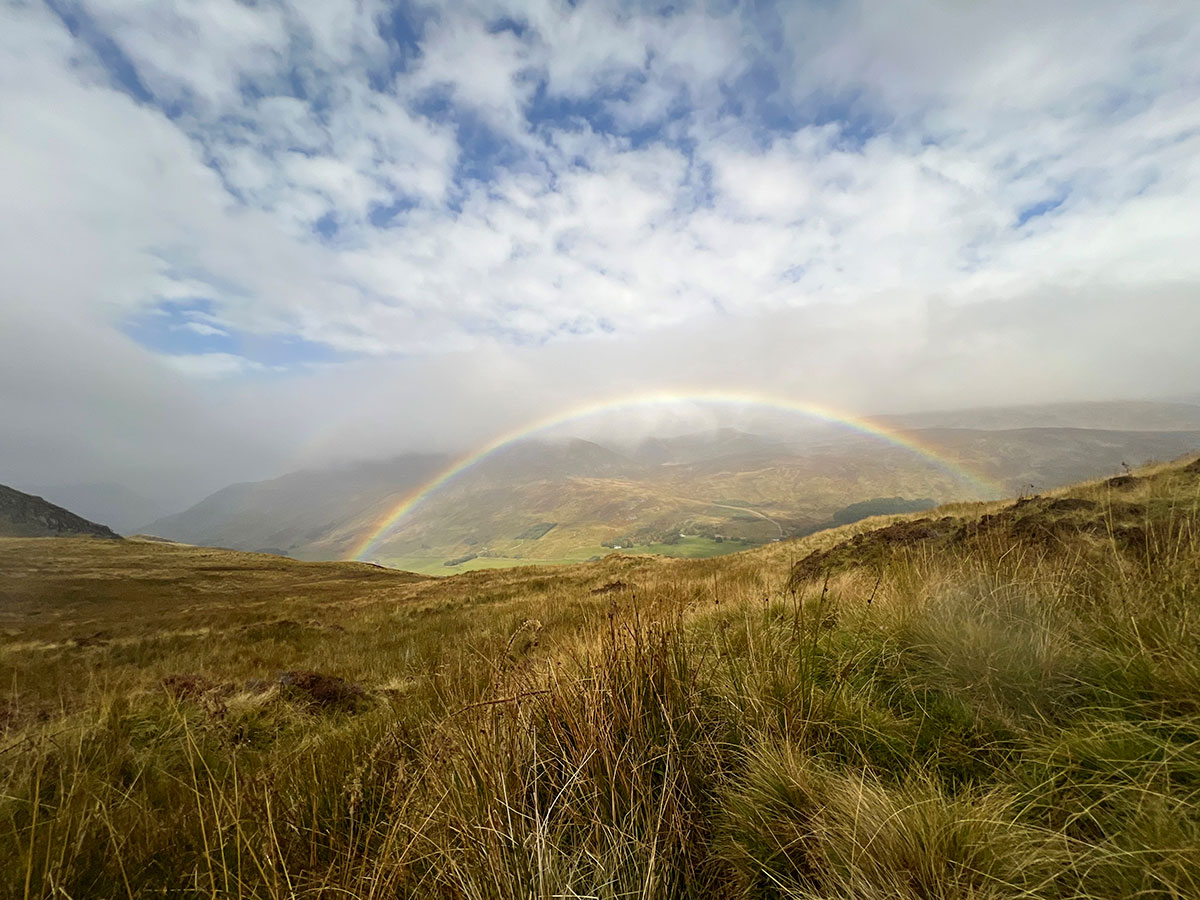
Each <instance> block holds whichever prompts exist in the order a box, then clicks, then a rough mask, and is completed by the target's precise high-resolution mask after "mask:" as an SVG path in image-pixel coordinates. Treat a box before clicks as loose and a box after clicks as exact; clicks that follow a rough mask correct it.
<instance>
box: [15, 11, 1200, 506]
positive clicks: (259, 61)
mask: <svg viewBox="0 0 1200 900" xmlns="http://www.w3.org/2000/svg"><path fill="white" fill-rule="evenodd" d="M349 9H350V7H349V5H344V4H329V3H323V2H316V0H312V2H288V3H282V2H280V3H274V2H264V3H258V4H254V5H247V4H242V3H239V2H236V0H197V2H193V3H186V4H184V3H164V2H157V0H144V2H138V0H77V2H76V0H52V2H49V3H46V4H41V3H27V2H15V3H13V2H8V3H5V5H3V6H2V7H0V209H2V210H3V213H4V215H3V216H2V217H0V222H2V224H0V242H2V243H0V245H2V246H3V248H4V249H3V252H2V253H0V291H2V292H3V296H2V298H0V416H2V417H3V422H4V427H3V431H2V433H0V459H2V460H3V470H2V471H0V481H11V482H13V483H18V484H19V483H20V482H21V481H28V482H32V483H51V482H63V483H73V482H79V481H87V480H93V479H95V480H117V481H123V482H125V483H130V484H135V485H139V486H146V487H149V488H152V489H153V491H155V492H156V493H157V494H158V495H159V496H169V498H170V499H172V500H175V499H187V498H194V496H195V495H196V494H198V493H201V492H203V491H206V490H208V489H211V488H213V487H216V486H219V485H220V484H223V483H225V482H227V481H229V480H233V479H237V478H250V477H261V476H264V475H267V474H273V473H276V472H279V471H281V470H283V469H285V468H288V467H291V466H295V465H304V464H312V463H314V462H319V461H322V460H326V459H333V458H348V457H356V456H359V457H369V456H373V455H379V454H386V453H393V452H398V451H401V450H406V449H425V448H431V449H455V448H457V447H461V446H462V445H465V444H469V443H470V442H472V441H478V440H482V439H484V438H485V437H487V436H488V435H490V434H491V433H492V432H494V431H497V430H503V429H506V428H509V427H512V426H513V425H514V424H515V423H517V422H519V421H521V420H522V419H525V418H531V417H536V416H539V415H543V414H545V413H547V412H548V411H550V410H553V409H556V408H560V407H565V406H570V405H572V404H575V403H580V402H584V401H587V400H588V399H590V398H595V397H600V396H611V395H614V394H619V393H621V392H623V391H629V392H639V391H647V390H654V389H670V390H685V389H688V388H709V389H715V388H723V389H735V390H757V391H769V392H770V393H773V394H781V393H782V394H787V395H790V396H796V397H798V398H805V399H808V400H813V401H819V402H822V403H826V404H831V405H836V406H844V407H847V408H848V409H851V410H854V411H858V412H867V413H870V412H885V411H892V410H904V409H916V408H922V407H926V408H928V407H936V406H962V405H970V404H974V403H1003V402H1027V401H1038V400H1050V399H1059V398H1063V399H1078V398H1102V397H1112V396H1164V395H1174V394H1181V393H1188V392H1194V391H1195V390H1196V389H1197V385H1200V354H1197V353H1196V352H1195V349H1196V344H1197V338H1198V337H1200V299H1198V298H1200V295H1198V293H1197V287H1198V286H1200V253H1197V252H1196V247H1198V246H1200V216H1198V215H1197V214H1196V210H1197V209H1200V187H1198V185H1200V178H1198V175H1200V69H1197V67H1196V65H1195V61H1196V59H1198V58H1200V8H1197V6H1196V4H1195V3H1192V2H1179V3H1166V2H1163V3H1158V2H1149V3H1133V4H1131V3H1097V2H1077V3H1073V2H1064V3H1054V4H1046V3H1022V2H1018V3H1008V4H949V3H946V4H930V3H917V2H888V3H860V2H847V3H841V4H835V5H830V4H824V3H821V4H816V3H814V4H805V3H783V4H779V5H776V6H771V5H769V4H767V5H759V4H755V5H753V6H752V7H751V6H743V5H740V4H733V3H720V4H711V5H705V6H690V5H686V4H673V5H672V6H671V7H670V8H669V9H666V8H663V9H660V8H658V7H656V6H654V5H642V4H612V3H594V2H582V3H579V4H576V5H574V6H572V5H569V4H566V3H557V2H531V3H520V4H517V3H511V4H505V3H496V4H492V3H453V4H445V5H442V6H439V5H432V4H431V5H426V4H401V5H398V6H397V5H392V4H386V3H381V2H373V0H360V2H357V3H355V4H354V5H353V14H350V13H349V12H348V10H349Z"/></svg>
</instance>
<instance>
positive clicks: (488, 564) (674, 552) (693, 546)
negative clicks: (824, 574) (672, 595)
mask: <svg viewBox="0 0 1200 900" xmlns="http://www.w3.org/2000/svg"><path fill="white" fill-rule="evenodd" d="M749 546H751V545H748V544H743V543H740V542H738V541H714V540H712V539H711V538H704V537H686V538H680V540H679V542H678V543H676V544H640V545H635V546H632V547H628V548H622V549H621V550H614V549H612V548H610V547H603V546H601V545H599V544H596V545H594V546H590V547H583V548H575V549H571V550H569V551H567V555H565V556H562V557H556V558H540V557H512V556H477V557H475V558H474V559H470V560H467V561H466V562H462V563H459V564H458V565H454V566H448V565H446V559H445V558H444V557H436V556H397V557H385V558H383V559H381V560H380V561H381V562H382V563H384V564H385V565H387V566H390V567H392V568H396V569H403V570H405V571H407V572H418V573H420V574H422V575H454V574H457V573H459V572H478V571H480V570H483V569H511V568H515V567H517V566H563V565H571V564H573V563H581V562H588V561H589V560H593V559H599V558H603V557H605V556H608V555H609V554H610V553H623V554H626V555H638V554H648V555H651V556H665V557H671V558H676V559H707V558H708V557H712V556H723V555H725V554H727V553H737V552H739V551H741V550H746V549H748V547H749Z"/></svg>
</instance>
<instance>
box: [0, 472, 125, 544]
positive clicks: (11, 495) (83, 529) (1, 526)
mask: <svg viewBox="0 0 1200 900" xmlns="http://www.w3.org/2000/svg"><path fill="white" fill-rule="evenodd" d="M75 535H86V536H89V537H98V538H110V539H114V540H119V539H120V535H119V534H117V533H116V532H114V531H113V530H112V529H110V528H108V527H107V526H104V525H97V524H96V523H95V522H89V521H88V520H87V519H84V518H82V517H80V516H77V515H75V513H73V512H71V511H69V510H66V509H63V508H62V507H61V506H55V505H54V504H53V503H50V502H49V501H47V500H43V499H42V498H41V497H35V496H33V495H32V494H25V493H22V492H21V491H18V490H14V489H13V488H10V487H6V486H5V485H2V484H0V537H48V536H75Z"/></svg>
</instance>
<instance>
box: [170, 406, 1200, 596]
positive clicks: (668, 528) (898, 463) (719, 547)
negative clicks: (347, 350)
mask: <svg viewBox="0 0 1200 900" xmlns="http://www.w3.org/2000/svg"><path fill="white" fill-rule="evenodd" d="M1105 408H1107V407H1105ZM1022 414H1023V415H1026V416H1027V418H1028V414H1025V413H1022ZM1014 415H1015V414H1014ZM1055 415H1058V413H1057V412H1056V413H1055ZM1114 415H1116V412H1115V411H1114ZM1125 418H1126V419H1128V420H1129V421H1130V422H1133V421H1134V419H1133V418H1130V417H1128V416H1127V417H1125ZM1176 420H1177V421H1180V422H1184V423H1185V424H1186V423H1187V422H1189V421H1192V420H1189V419H1187V418H1186V417H1184V418H1180V417H1176ZM946 421H951V422H953V421H956V420H955V419H954V418H952V417H951V418H949V419H946ZM1000 421H1006V420H1005V419H1001V420H1000ZM1150 421H1151V422H1152V423H1159V424H1161V422H1162V421H1166V420H1162V419H1161V418H1154V417H1152V418H1151V420H1150ZM912 437H913V439H914V440H916V441H917V442H918V443H920V444H923V445H925V446H929V447H931V448H935V449H936V451H937V453H938V454H940V455H941V456H943V457H945V458H946V459H948V460H952V461H956V462H957V463H958V464H960V465H961V466H963V467H965V468H967V469H970V470H972V471H975V472H979V473H982V474H983V475H984V476H986V479H988V480H990V481H991V482H994V483H995V484H996V486H995V487H992V486H990V485H982V486H981V485H978V484H972V483H971V482H969V481H966V480H964V479H963V478H962V477H961V476H956V475H955V474H953V473H952V472H951V471H949V470H948V469H947V468H946V467H945V466H941V465H939V464H937V463H936V462H932V461H930V460H929V459H927V458H925V457H922V456H920V455H917V454H915V453H913V452H912V451H910V450H907V449H904V448H901V447H896V446H894V445H891V444H887V443H884V442H881V441H879V440H878V439H876V438H867V437H863V436H861V435H855V434H847V433H845V432H842V431H838V430H836V429H832V430H826V431H821V432H814V433H813V434H812V435H810V436H809V437H808V438H807V439H805V440H804V441H798V442H784V441H782V440H781V439H779V438H771V437H767V436H763V435H755V434H748V433H745V432H741V431H737V430H734V429H717V430H714V431H706V432H700V433H697V434H691V435H682V436H677V437H672V438H664V439H657V440H651V441H646V442H644V443H643V444H642V445H640V446H636V447H625V448H623V450H622V451H621V452H617V451H614V450H613V449H607V448H604V447H601V446H598V445H597V444H595V443H592V442H589V441H582V440H573V441H549V442H547V441H524V442H518V443H515V444H512V445H510V446H507V447H505V448H503V449H502V450H501V451H499V452H497V453H495V454H492V455H490V456H488V457H487V458H486V459H484V460H483V461H481V462H480V463H479V465H477V466H474V467H472V468H470V469H469V470H468V471H466V472H464V473H463V474H462V475H461V476H459V477H457V478H455V479H453V480H451V482H450V483H449V484H447V485H446V486H444V487H443V488H442V489H440V490H438V491H436V492H434V493H433V494H431V495H430V496H428V497H427V498H425V500H424V501H423V502H422V503H420V504H418V505H417V506H416V508H415V509H413V510H411V511H410V513H409V514H408V515H406V516H405V518H404V519H403V521H402V522H401V523H400V525H399V527H397V528H395V529H394V530H393V531H391V532H390V533H388V534H387V535H386V536H385V537H384V539H383V540H381V541H380V542H378V543H377V544H375V545H374V546H373V547H372V548H371V551H370V553H369V556H370V558H371V559H372V560H374V561H376V562H380V563H384V564H386V565H389V566H393V567H400V568H409V569H413V570H417V571H421V572H424V573H428V574H449V573H453V572H456V571H464V570H467V569H476V568H484V567H511V566H514V565H523V564H537V563H573V562H579V561H585V560H588V559H590V558H592V557H594V556H597V555H602V554H603V553H604V552H605V547H604V545H608V546H609V547H611V546H613V545H620V546H621V547H622V548H626V549H627V548H629V547H630V546H631V545H633V546H634V547H635V548H636V549H637V551H638V552H647V551H650V552H652V551H653V549H654V548H662V547H663V546H665V547H666V548H668V549H667V552H668V553H669V554H672V555H673V554H676V553H679V552H680V550H679V548H678V547H677V546H676V545H674V544H673V542H674V541H676V540H684V541H688V542H689V546H690V548H691V555H717V554H721V553H726V552H730V551H731V550H738V549H743V548H744V547H746V546H748V545H755V544H763V543H767V542H770V541H772V540H775V539H778V538H781V537H797V536H801V535H805V534H809V533H811V532H813V531H814V530H817V529H819V528H822V527H825V526H826V525H827V524H828V523H829V522H830V521H831V520H833V521H836V518H837V516H838V515H839V513H841V512H843V511H844V510H846V509H847V508H848V507H852V506H853V505H855V504H859V503H869V502H870V501H876V500H881V499H888V498H895V497H897V496H900V497H902V498H904V499H907V500H916V499H919V498H933V499H936V500H938V501H941V502H947V501H951V500H955V499H965V498H978V497H980V496H981V494H980V491H981V490H984V491H991V492H993V493H991V494H985V495H984V496H1001V495H1004V494H1007V493H1017V492H1020V491H1025V490H1028V489H1029V486H1030V485H1034V486H1035V487H1036V489H1038V490H1046V489H1048V488H1052V487H1054V486H1057V485H1062V484H1068V483H1071V482H1075V481H1079V480H1082V479H1084V478H1089V477H1096V476H1098V475H1102V474H1108V473H1113V472H1117V471H1120V470H1121V463H1122V462H1128V463H1130V464H1135V465H1136V464H1140V463H1142V462H1145V461H1146V460H1148V459H1171V458H1174V457H1176V456H1178V455H1179V454H1180V453H1184V452H1186V451H1188V450H1189V449H1192V448H1194V447H1196V446H1198V445H1200V432H1196V431H1186V430H1181V431H1145V430H1130V431H1112V430H1097V429H1078V428H1050V427H1042V428H1021V429H1005V430H1000V431H994V430H978V429H971V428H962V427H938V428H935V429H928V430H925V431H920V432H914V433H913V434H912ZM446 463H447V460H444V459H440V458H436V457H415V456H414V457H401V458H399V459H396V460H392V461H391V462H388V463H374V464H363V465H358V466H347V467H343V468H338V469H330V470H322V471H311V472H300V473H294V474H292V475H288V476H285V477H283V478H279V479H275V480H273V481H268V482H261V483H258V484H249V485H235V486H233V487H230V488H227V489H225V490H223V491H220V492H218V493H217V494H215V495H213V496H212V497H210V498H208V499H207V500H205V501H204V502H202V503H200V504H198V505H196V506H195V507H193V508H192V509H190V510H188V511H186V512H184V513H181V514H179V515H176V516H171V517H168V518H166V519H163V520H160V521H158V522H156V523H154V524H152V525H151V526H148V528H147V530H148V531H149V532H150V533H153V534H158V535H161V536H163V537H168V538H172V539H174V540H181V541H186V542H188V543H193V544H205V545H216V546H222V547H233V548H237V549H242V550H263V549H267V548H273V549H278V550H280V551H283V552H286V553H288V554H290V555H292V556H294V557H296V558H298V559H309V560H319V559H344V558H347V557H348V556H350V555H351V554H352V553H354V552H355V551H356V549H357V548H358V547H359V546H361V544H362V542H363V540H364V539H365V538H366V537H367V536H368V535H370V534H372V533H373V532H375V530H376V529H377V527H378V526H379V524H380V523H381V522H382V521H384V520H386V519H387V518H388V516H389V514H390V513H391V512H392V511H393V510H394V509H395V508H396V507H397V506H398V505H400V504H403V503H404V502H406V501H407V500H408V499H410V498H411V497H412V495H413V493H414V491H415V490H417V489H418V488H419V485H421V484H422V483H423V482H427V481H428V480H429V479H431V478H432V477H434V476H435V475H436V473H437V472H439V471H440V470H441V469H442V468H443V467H444V465H445V464H446ZM546 523H550V524H552V525H553V527H552V528H550V529H549V530H546V531H544V532H542V533H541V534H540V536H538V535H534V534H533V532H531V529H536V528H537V527H538V526H541V525H544V524H546ZM681 535H682V537H680V536H681ZM718 537H719V538H721V539H722V540H720V541H718V540H716V539H717V538H718ZM672 548H673V549H672ZM450 561H458V562H454V564H453V565H446V563H447V562H450Z"/></svg>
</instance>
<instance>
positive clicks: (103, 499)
mask: <svg viewBox="0 0 1200 900" xmlns="http://www.w3.org/2000/svg"><path fill="white" fill-rule="evenodd" d="M29 490H30V493H34V494H38V495H40V496H42V497H45V498H47V499H48V500H50V501H51V502H53V503H57V504H58V505H59V506H64V507H66V508H67V509H72V510H74V511H75V512H76V513H78V514H79V515H81V516H83V517H84V518H86V519H91V520H93V521H95V522H107V523H108V524H109V525H111V526H112V527H113V528H115V529H116V530H117V531H119V532H121V533H122V534H133V533H134V532H136V531H138V530H139V529H140V528H142V526H144V525H145V524H146V523H147V522H150V521H152V520H154V519H157V518H159V517H160V516H163V515H165V514H166V513H167V512H169V510H168V509H167V508H165V507H164V505H163V504H161V503H158V502H156V501H154V500H151V499H149V498H148V497H144V496H143V495H141V494H139V493H138V492H137V491H135V490H133V489H132V488H128V487H126V486H125V485H123V484H113V483H111V482H102V483H85V484H67V485H38V486H35V487H31V488H30V489H29Z"/></svg>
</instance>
